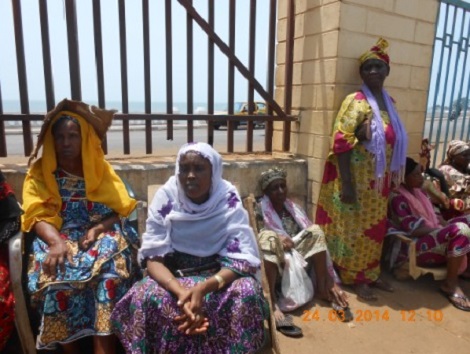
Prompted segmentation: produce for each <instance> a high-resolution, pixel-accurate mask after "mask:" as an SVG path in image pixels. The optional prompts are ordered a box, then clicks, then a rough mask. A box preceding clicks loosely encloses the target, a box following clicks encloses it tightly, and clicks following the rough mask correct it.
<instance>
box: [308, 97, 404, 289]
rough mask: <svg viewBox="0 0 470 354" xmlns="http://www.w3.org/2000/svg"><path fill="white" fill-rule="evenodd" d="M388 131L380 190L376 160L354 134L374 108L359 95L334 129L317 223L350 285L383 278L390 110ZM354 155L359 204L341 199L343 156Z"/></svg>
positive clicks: (353, 172)
mask: <svg viewBox="0 0 470 354" xmlns="http://www.w3.org/2000/svg"><path fill="white" fill-rule="evenodd" d="M380 113H381V116H382V122H383V127H384V132H385V144H386V157H387V161H386V166H387V171H386V174H385V181H384V185H383V188H382V189H381V190H380V191H378V190H377V188H375V183H376V181H375V161H374V156H373V154H371V153H370V152H369V151H368V150H367V149H366V148H365V146H364V145H363V144H362V143H361V142H359V141H358V140H357V138H356V136H355V131H356V129H357V127H358V126H359V125H360V124H361V123H362V122H363V121H364V120H365V119H371V117H372V109H371V107H370V105H369V103H368V102H367V100H366V97H365V95H364V94H363V93H362V92H361V91H358V92H356V93H353V94H350V95H349V96H347V97H346V98H345V100H344V101H343V103H342V106H341V109H340V111H339V113H338V116H337V118H336V121H335V124H334V127H333V140H334V141H333V147H332V150H331V152H330V154H329V156H328V158H327V161H326V163H325V170H324V174H323V180H322V186H321V190H320V196H319V199H318V205H317V212H316V219H315V222H316V224H318V225H320V227H321V228H322V229H323V231H324V232H325V236H326V241H327V244H328V250H329V251H330V255H331V258H332V260H333V262H334V264H335V267H336V269H337V271H338V273H339V275H340V278H341V281H342V282H343V283H345V284H360V283H366V284H368V283H372V282H374V281H376V280H377V279H378V277H379V275H380V257H381V252H382V244H383V240H384V238H385V234H386V230H387V201H388V196H389V194H390V177H389V173H388V169H389V166H390V161H391V158H392V154H393V146H394V144H395V132H394V130H393V127H392V124H391V122H390V117H389V116H388V113H387V112H386V111H381V112H380ZM347 151H351V152H352V155H351V177H352V181H353V183H354V185H355V187H356V195H357V202H356V203H355V204H345V203H343V202H342V201H341V199H340V196H341V176H340V173H339V165H338V154H341V153H344V152H347Z"/></svg>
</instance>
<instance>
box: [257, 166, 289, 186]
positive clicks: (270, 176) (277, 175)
mask: <svg viewBox="0 0 470 354" xmlns="http://www.w3.org/2000/svg"><path fill="white" fill-rule="evenodd" d="M286 178H287V172H286V171H285V170H283V169H282V168H279V167H274V168H270V169H269V170H267V171H264V172H263V173H262V174H261V176H260V178H259V181H258V183H259V186H260V188H261V190H262V191H264V190H265V189H266V188H267V187H268V186H269V184H270V183H271V182H272V181H275V180H276V179H286Z"/></svg>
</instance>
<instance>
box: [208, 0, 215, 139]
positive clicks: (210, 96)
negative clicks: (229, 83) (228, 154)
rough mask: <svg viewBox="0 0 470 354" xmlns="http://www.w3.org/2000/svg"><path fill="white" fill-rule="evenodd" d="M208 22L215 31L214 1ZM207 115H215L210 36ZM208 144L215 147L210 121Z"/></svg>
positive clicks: (212, 55) (212, 45)
mask: <svg viewBox="0 0 470 354" xmlns="http://www.w3.org/2000/svg"><path fill="white" fill-rule="evenodd" d="M208 5H209V11H208V12H209V13H208V16H207V17H208V22H209V26H210V27H211V28H212V29H214V0H209V4H208ZM207 106H208V107H207V113H208V114H214V41H212V39H211V38H210V37H209V36H208V43H207ZM207 143H208V144H210V145H214V123H213V121H211V120H210V121H208V124H207Z"/></svg>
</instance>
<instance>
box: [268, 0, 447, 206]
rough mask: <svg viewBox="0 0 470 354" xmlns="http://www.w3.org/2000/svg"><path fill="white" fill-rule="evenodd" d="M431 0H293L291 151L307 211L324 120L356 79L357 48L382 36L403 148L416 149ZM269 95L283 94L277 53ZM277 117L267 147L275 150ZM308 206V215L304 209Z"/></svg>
mask: <svg viewBox="0 0 470 354" xmlns="http://www.w3.org/2000/svg"><path fill="white" fill-rule="evenodd" d="M287 1H289V0H281V1H280V2H279V24H278V33H279V44H278V52H279V53H283V48H284V47H285V39H286V27H287V26H286V24H287V11H286V9H287ZM438 5H439V2H438V0H343V1H339V0H298V1H295V6H296V9H295V13H296V16H295V44H294V48H295V49H294V69H293V70H294V71H293V99H292V102H293V107H292V109H293V111H292V113H293V114H299V116H300V119H299V122H295V123H292V134H291V141H292V144H291V152H292V153H294V154H295V155H296V156H301V157H303V158H305V159H306V160H307V162H308V189H309V190H308V203H309V208H310V211H311V213H312V214H313V213H314V209H315V204H316V201H317V198H318V194H319V191H320V181H321V178H322V175H323V166H324V163H325V159H326V157H327V155H328V151H329V147H330V143H331V141H330V140H331V133H332V131H331V130H332V124H333V121H334V119H335V117H336V114H337V112H338V109H339V107H340V105H341V102H342V100H343V99H344V97H345V96H346V95H347V94H348V93H350V92H353V91H354V90H356V89H357V88H358V87H359V85H360V84H361V79H360V77H359V72H358V71H359V65H358V58H359V56H360V55H361V54H362V53H363V52H364V51H366V50H367V49H369V48H370V47H371V46H372V45H373V44H375V42H376V41H377V39H378V38H379V37H380V36H382V37H384V38H386V39H387V40H388V41H389V44H390V47H389V54H390V58H391V65H390V66H391V71H390V76H389V77H388V79H387V81H386V82H385V86H386V88H387V89H388V91H389V92H390V94H391V95H392V97H394V98H395V100H396V101H397V109H398V111H399V114H400V116H401V118H402V120H403V121H404V124H405V126H406V129H407V132H408V135H409V138H410V139H409V140H410V145H409V154H411V155H416V154H417V153H418V151H419V149H420V142H421V137H422V130H423V127H424V119H425V111H426V102H427V95H428V85H429V73H430V66H431V61H432V46H433V41H434V31H435V21H436V17H437V10H438ZM277 64H278V66H279V70H278V71H277V72H276V85H277V87H276V98H277V100H278V102H283V99H282V98H283V95H284V64H285V58H284V55H279V56H278V58H277ZM281 129H282V126H281V124H280V123H277V124H275V138H274V141H275V142H276V143H275V145H274V148H275V149H277V150H281V148H282V147H281V141H282V140H281V133H282V131H281ZM312 214H311V215H312Z"/></svg>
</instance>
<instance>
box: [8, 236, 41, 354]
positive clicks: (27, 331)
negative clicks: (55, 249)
mask: <svg viewBox="0 0 470 354" xmlns="http://www.w3.org/2000/svg"><path fill="white" fill-rule="evenodd" d="M8 253H9V267H10V280H11V285H12V289H13V295H14V296H15V326H16V330H17V332H18V337H19V339H20V342H21V348H22V349H23V353H24V354H34V353H36V345H35V341H34V335H33V331H32V329H31V324H30V321H29V315H28V307H27V306H26V300H25V296H24V293H23V277H22V275H23V253H24V241H23V233H22V232H18V233H17V234H16V235H15V236H13V237H12V238H11V239H10V240H9V242H8Z"/></svg>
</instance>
